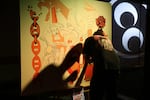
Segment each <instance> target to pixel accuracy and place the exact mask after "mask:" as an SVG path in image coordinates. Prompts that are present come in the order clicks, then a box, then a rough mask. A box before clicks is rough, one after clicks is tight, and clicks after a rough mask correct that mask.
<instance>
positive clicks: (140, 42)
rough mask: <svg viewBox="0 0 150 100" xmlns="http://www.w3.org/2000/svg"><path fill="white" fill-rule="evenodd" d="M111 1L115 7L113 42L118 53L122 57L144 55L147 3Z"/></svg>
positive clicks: (131, 57)
mask: <svg viewBox="0 0 150 100" xmlns="http://www.w3.org/2000/svg"><path fill="white" fill-rule="evenodd" d="M110 3H111V4H112V7H113V29H114V30H113V32H112V33H113V34H112V35H113V39H112V40H113V41H112V42H113V45H114V48H115V50H116V51H117V53H118V55H119V56H120V57H121V58H122V59H124V58H130V59H133V58H139V57H140V56H143V55H144V34H145V32H146V31H145V30H144V29H145V24H143V23H146V16H145V15H146V5H143V4H136V3H133V2H123V1H119V0H111V1H110ZM141 12H142V13H141ZM116 37H117V38H116ZM137 49H138V50H137Z"/></svg>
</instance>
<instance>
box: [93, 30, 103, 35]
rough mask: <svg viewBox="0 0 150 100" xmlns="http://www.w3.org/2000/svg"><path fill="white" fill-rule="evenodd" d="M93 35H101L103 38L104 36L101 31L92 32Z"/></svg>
mask: <svg viewBox="0 0 150 100" xmlns="http://www.w3.org/2000/svg"><path fill="white" fill-rule="evenodd" d="M93 35H102V36H104V35H103V30H102V29H100V30H97V31H96V32H94V34H93Z"/></svg>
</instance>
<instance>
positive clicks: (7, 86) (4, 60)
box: [0, 0, 150, 100]
mask: <svg viewBox="0 0 150 100" xmlns="http://www.w3.org/2000/svg"><path fill="white" fill-rule="evenodd" d="M101 1H106V2H108V1H110V0H101ZM131 1H134V2H138V3H146V4H148V10H147V30H146V37H145V39H146V40H145V41H146V45H145V55H146V56H145V65H144V66H143V67H139V68H133V67H132V68H127V69H121V74H120V82H119V86H118V93H119V94H123V95H125V96H129V97H132V98H135V99H136V100H144V69H145V68H146V67H147V66H149V61H148V60H149V56H150V51H149V39H150V38H149V34H148V33H149V27H148V26H149V22H150V19H149V18H150V13H149V10H150V8H149V6H150V5H149V4H150V3H149V2H150V1H149V0H131ZM0 10H1V14H0V25H1V28H0V29H1V30H0V37H1V38H0V95H1V96H20V93H21V66H20V22H19V21H20V15H19V0H10V1H5V0H4V1H2V2H1V7H0Z"/></svg>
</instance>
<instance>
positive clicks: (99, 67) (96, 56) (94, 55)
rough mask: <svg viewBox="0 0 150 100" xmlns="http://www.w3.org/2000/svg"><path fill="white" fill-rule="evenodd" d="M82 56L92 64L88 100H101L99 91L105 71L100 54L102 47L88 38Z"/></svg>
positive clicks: (101, 54)
mask: <svg viewBox="0 0 150 100" xmlns="http://www.w3.org/2000/svg"><path fill="white" fill-rule="evenodd" d="M83 54H84V55H85V59H86V60H87V61H90V62H91V60H92V62H93V63H94V68H93V76H92V79H91V81H90V100H101V99H102V97H103V96H102V95H103V92H100V91H99V90H101V89H102V87H103V85H104V83H103V78H104V77H103V74H104V69H105V62H104V56H103V52H102V47H101V46H100V45H99V43H98V41H96V40H95V39H94V38H93V36H91V37H88V38H87V39H86V40H85V43H84V49H83Z"/></svg>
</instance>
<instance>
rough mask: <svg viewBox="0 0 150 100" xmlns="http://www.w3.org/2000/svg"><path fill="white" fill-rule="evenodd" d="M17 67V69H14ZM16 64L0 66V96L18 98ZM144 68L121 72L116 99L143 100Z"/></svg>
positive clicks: (18, 78)
mask: <svg viewBox="0 0 150 100" xmlns="http://www.w3.org/2000/svg"><path fill="white" fill-rule="evenodd" d="M16 66H17V67H16ZM16 68H19V65H18V64H1V65H0V71H1V72H0V95H2V96H20V93H21V92H20V86H21V85H20V84H21V83H20V68H19V69H17V70H16ZM143 90H144V67H140V68H131V69H130V68H128V69H123V70H121V73H120V82H119V85H118V97H119V98H121V99H122V100H144V96H143Z"/></svg>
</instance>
